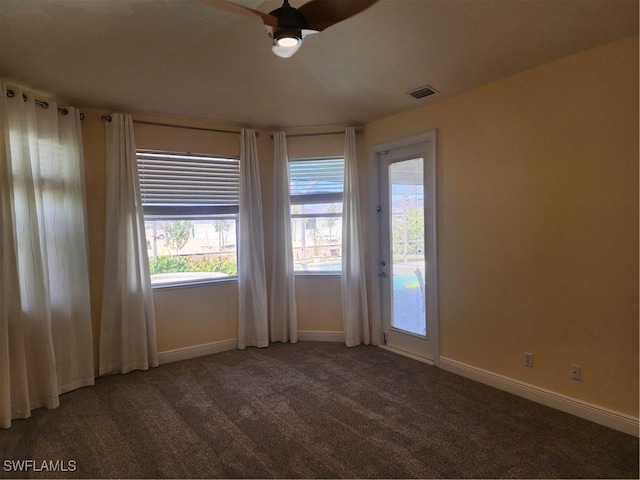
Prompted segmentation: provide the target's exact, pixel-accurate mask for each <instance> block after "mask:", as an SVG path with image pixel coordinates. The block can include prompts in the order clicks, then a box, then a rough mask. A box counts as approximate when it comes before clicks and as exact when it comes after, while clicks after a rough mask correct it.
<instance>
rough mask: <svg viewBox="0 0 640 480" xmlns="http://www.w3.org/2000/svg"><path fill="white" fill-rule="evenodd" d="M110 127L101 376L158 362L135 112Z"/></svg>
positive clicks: (114, 117)
mask: <svg viewBox="0 0 640 480" xmlns="http://www.w3.org/2000/svg"><path fill="white" fill-rule="evenodd" d="M105 126H106V130H107V172H106V173H107V224H106V239H105V265H104V293H103V297H102V322H101V324H100V375H105V374H108V373H115V372H121V373H127V372H130V371H131V370H147V369H148V368H149V367H155V366H157V365H158V355H157V350H156V326H155V312H154V308H153V295H152V291H151V276H150V275H149V259H148V257H147V242H146V238H145V230H144V214H143V212H142V201H141V199H140V185H139V184H138V164H137V161H136V145H135V141H134V135H133V121H132V120H131V116H129V115H120V114H113V115H111V121H110V122H106V123H105Z"/></svg>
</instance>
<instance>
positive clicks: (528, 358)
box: [524, 352, 533, 367]
mask: <svg viewBox="0 0 640 480" xmlns="http://www.w3.org/2000/svg"><path fill="white" fill-rule="evenodd" d="M524 366H525V367H533V353H529V352H524Z"/></svg>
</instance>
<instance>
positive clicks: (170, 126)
mask: <svg viewBox="0 0 640 480" xmlns="http://www.w3.org/2000/svg"><path fill="white" fill-rule="evenodd" d="M102 120H104V121H105V122H110V121H111V115H102ZM133 123H137V124H139V125H154V126H156V127H169V128H183V129H185V130H202V131H205V132H218V133H235V134H236V135H239V134H240V132H238V131H236V130H221V129H218V128H205V127H192V126H189V125H175V124H172V123H161V122H148V121H146V120H134V121H133ZM257 136H259V134H258V132H256V137H257Z"/></svg>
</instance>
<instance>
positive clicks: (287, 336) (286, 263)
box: [269, 132, 298, 343]
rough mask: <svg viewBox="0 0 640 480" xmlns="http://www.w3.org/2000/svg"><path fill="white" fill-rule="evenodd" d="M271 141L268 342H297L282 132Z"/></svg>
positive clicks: (286, 175)
mask: <svg viewBox="0 0 640 480" xmlns="http://www.w3.org/2000/svg"><path fill="white" fill-rule="evenodd" d="M273 142H274V151H273V157H274V177H275V181H274V189H275V190H274V198H275V216H274V238H273V245H274V252H273V271H272V274H271V302H270V305H269V331H270V334H271V341H272V342H289V341H290V342H291V343H296V342H297V341H298V317H297V314H296V292H295V276H294V272H293V244H292V240H291V202H290V194H289V158H288V156H287V137H286V136H285V134H284V132H276V133H274V135H273Z"/></svg>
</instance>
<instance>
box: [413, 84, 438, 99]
mask: <svg viewBox="0 0 640 480" xmlns="http://www.w3.org/2000/svg"><path fill="white" fill-rule="evenodd" d="M434 93H438V91H437V90H436V89H435V88H433V87H430V86H429V85H425V86H424V87H420V88H418V89H416V90H414V91H412V92H409V95H411V96H412V97H413V98H417V99H421V98H424V97H428V96H429V95H433V94H434Z"/></svg>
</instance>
